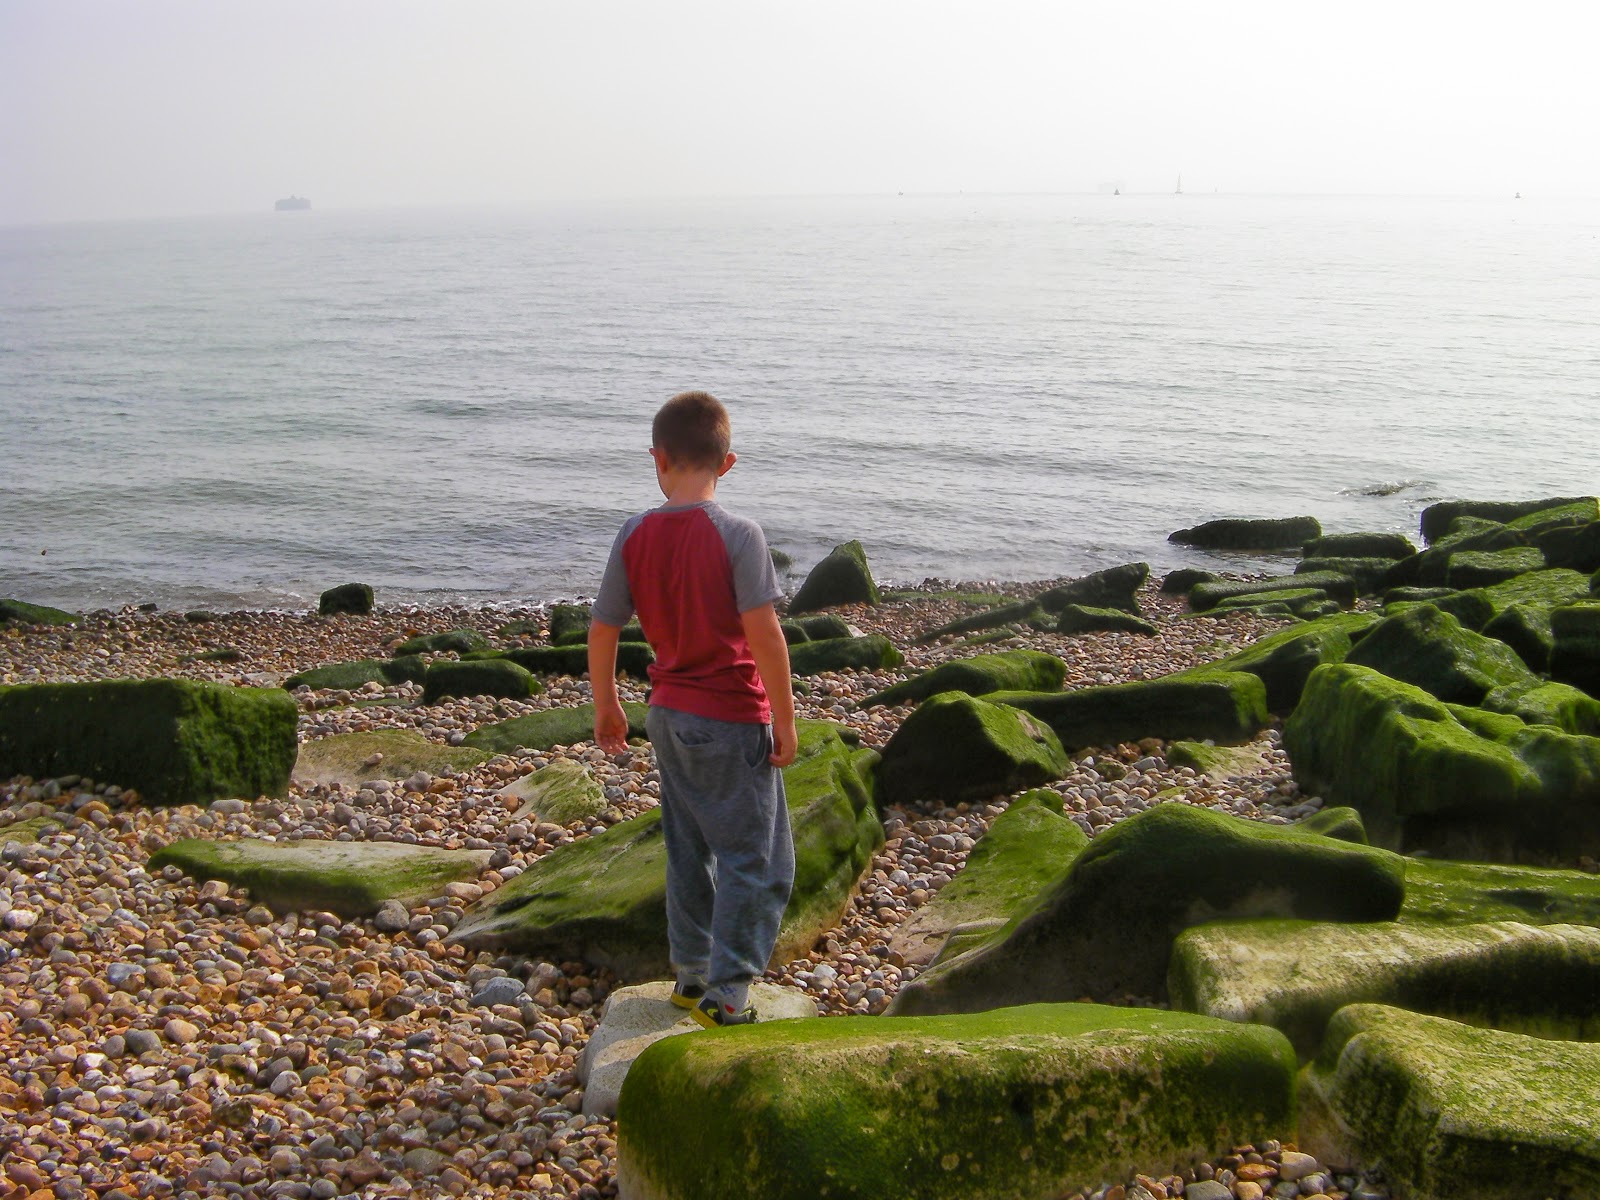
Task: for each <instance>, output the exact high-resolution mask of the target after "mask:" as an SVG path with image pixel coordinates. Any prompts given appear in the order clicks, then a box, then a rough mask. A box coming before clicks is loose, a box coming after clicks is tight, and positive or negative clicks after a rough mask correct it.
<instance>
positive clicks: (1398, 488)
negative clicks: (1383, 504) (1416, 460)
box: [1338, 479, 1427, 496]
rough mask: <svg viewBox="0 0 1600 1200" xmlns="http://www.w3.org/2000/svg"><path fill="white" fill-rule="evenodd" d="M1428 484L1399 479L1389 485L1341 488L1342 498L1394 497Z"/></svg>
mask: <svg viewBox="0 0 1600 1200" xmlns="http://www.w3.org/2000/svg"><path fill="white" fill-rule="evenodd" d="M1426 483H1427V481H1426V480H1423V479H1397V480H1392V481H1390V482H1387V483H1366V484H1362V485H1361V486H1360V487H1352V488H1340V489H1339V492H1338V494H1339V495H1341V496H1393V495H1397V494H1398V493H1400V492H1403V491H1405V490H1406V489H1408V488H1416V487H1423V486H1425V485H1426Z"/></svg>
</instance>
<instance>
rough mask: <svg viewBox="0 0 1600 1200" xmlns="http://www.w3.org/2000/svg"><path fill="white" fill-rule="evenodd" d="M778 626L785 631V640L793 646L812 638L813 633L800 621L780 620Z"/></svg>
mask: <svg viewBox="0 0 1600 1200" xmlns="http://www.w3.org/2000/svg"><path fill="white" fill-rule="evenodd" d="M778 628H779V629H781V630H782V631H783V640H784V641H785V642H786V643H788V644H789V645H791V646H798V645H799V644H800V643H801V642H809V641H810V640H811V635H810V634H809V633H807V632H806V631H805V630H804V629H802V628H801V627H800V622H798V621H779V622H778Z"/></svg>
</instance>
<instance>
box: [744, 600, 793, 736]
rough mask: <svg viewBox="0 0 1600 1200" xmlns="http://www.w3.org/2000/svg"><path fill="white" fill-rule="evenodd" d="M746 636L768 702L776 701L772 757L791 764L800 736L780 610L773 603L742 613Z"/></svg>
mask: <svg viewBox="0 0 1600 1200" xmlns="http://www.w3.org/2000/svg"><path fill="white" fill-rule="evenodd" d="M739 620H740V621H741V622H742V623H743V624H744V636H745V640H746V641H748V642H749V643H750V654H751V656H752V657H753V658H754V659H755V660H756V670H757V671H758V672H760V674H761V686H762V687H763V688H765V689H766V693H767V702H768V703H769V704H771V705H772V754H771V755H769V756H768V761H770V762H771V763H772V765H773V766H775V767H787V766H788V765H789V764H790V763H792V762H793V761H794V755H795V749H796V747H797V744H798V742H799V737H798V735H797V734H796V733H795V727H794V691H793V689H792V688H791V687H790V685H789V643H788V641H787V640H786V639H785V638H784V636H783V629H782V628H781V627H780V626H779V625H778V611H777V609H775V608H773V607H772V605H770V604H763V605H762V606H761V607H760V608H752V609H751V610H750V611H749V612H743V613H740V614H739Z"/></svg>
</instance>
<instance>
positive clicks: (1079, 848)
mask: <svg viewBox="0 0 1600 1200" xmlns="http://www.w3.org/2000/svg"><path fill="white" fill-rule="evenodd" d="M1088 845H1089V835H1088V834H1086V833H1084V832H1083V830H1082V829H1080V828H1078V825H1077V823H1076V822H1074V821H1072V820H1071V819H1070V818H1068V817H1067V816H1065V815H1064V814H1063V813H1062V804H1061V797H1060V796H1059V795H1058V794H1057V793H1055V792H1052V791H1050V790H1049V789H1048V788H1038V789H1035V790H1034V791H1031V792H1025V793H1023V794H1022V795H1021V796H1018V797H1017V798H1016V799H1015V800H1013V801H1012V802H1011V804H1010V805H1009V806H1007V808H1006V810H1005V812H1003V813H1001V814H1000V815H999V816H998V817H996V818H995V819H994V820H993V821H992V822H991V823H990V825H989V829H988V831H987V832H986V833H984V835H983V836H982V837H981V838H979V839H978V841H977V844H976V845H974V846H973V847H972V851H971V852H970V853H969V854H968V855H967V864H966V866H964V867H962V868H961V870H960V871H959V872H958V873H957V874H956V876H955V878H953V879H952V880H951V881H950V882H949V883H947V884H945V885H944V887H942V888H940V889H939V890H938V891H937V892H935V893H934V895H933V898H932V899H931V900H929V901H928V902H927V903H926V904H924V905H922V906H921V907H920V908H918V909H917V910H916V911H915V912H914V913H913V914H912V916H911V919H910V920H908V921H906V922H905V923H904V924H901V925H897V926H896V927H895V929H894V933H893V935H892V936H891V939H890V943H889V944H890V948H891V949H892V950H896V951H898V952H899V953H900V955H901V957H902V958H904V959H905V961H906V962H907V963H909V964H911V965H912V966H921V965H923V964H925V963H927V962H929V961H931V960H932V959H933V958H934V956H935V955H939V954H944V955H946V956H949V955H951V954H952V953H959V951H960V950H961V949H964V948H965V946H964V945H963V944H962V943H963V942H964V940H965V938H966V937H967V936H968V934H969V933H970V934H979V933H981V932H984V931H988V930H992V929H994V928H995V927H997V926H1000V925H1004V924H1005V923H1006V922H1007V921H1009V920H1010V919H1011V918H1012V917H1013V916H1015V915H1016V914H1017V913H1018V912H1020V911H1022V910H1023V909H1024V908H1027V907H1031V906H1032V904H1033V903H1034V901H1035V900H1037V899H1038V897H1039V893H1041V892H1043V891H1044V890H1045V889H1046V888H1047V887H1049V886H1050V885H1051V884H1052V883H1054V882H1056V880H1058V879H1060V878H1061V876H1062V875H1064V874H1065V873H1066V870H1067V868H1068V867H1070V866H1071V865H1072V861H1073V859H1075V858H1077V857H1078V855H1079V854H1081V853H1083V851H1084V849H1085V848H1087V846H1088Z"/></svg>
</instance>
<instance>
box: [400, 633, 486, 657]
mask: <svg viewBox="0 0 1600 1200" xmlns="http://www.w3.org/2000/svg"><path fill="white" fill-rule="evenodd" d="M488 648H489V639H488V638H486V637H484V636H483V634H481V633H479V632H478V631H477V630H476V629H447V630H445V631H444V632H443V633H419V634H417V635H416V636H415V637H409V638H407V639H406V640H405V641H403V642H401V643H400V644H399V645H398V646H396V647H395V650H394V653H395V657H396V658H399V657H400V656H402V655H406V654H442V653H444V652H445V651H447V650H454V651H455V652H456V653H457V654H465V653H467V652H468V651H470V650H487V649H488Z"/></svg>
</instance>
